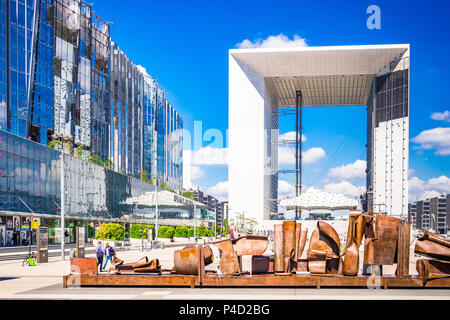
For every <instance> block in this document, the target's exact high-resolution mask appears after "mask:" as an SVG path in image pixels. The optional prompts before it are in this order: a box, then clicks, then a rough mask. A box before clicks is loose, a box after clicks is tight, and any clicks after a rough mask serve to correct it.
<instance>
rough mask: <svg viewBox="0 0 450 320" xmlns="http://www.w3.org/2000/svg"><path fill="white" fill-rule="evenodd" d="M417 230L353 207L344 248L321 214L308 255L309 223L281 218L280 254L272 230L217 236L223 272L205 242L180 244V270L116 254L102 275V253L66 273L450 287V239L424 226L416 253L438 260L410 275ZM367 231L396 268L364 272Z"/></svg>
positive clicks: (128, 279) (374, 254) (377, 260)
mask: <svg viewBox="0 0 450 320" xmlns="http://www.w3.org/2000/svg"><path fill="white" fill-rule="evenodd" d="M410 229H411V224H410V223H409V222H405V221H402V220H400V219H397V218H392V217H386V216H383V215H374V214H373V212H365V213H358V214H353V213H352V214H351V215H350V217H349V226H348V233H347V241H346V244H345V248H344V250H343V251H342V253H341V252H340V240H339V236H338V234H337V233H336V230H335V229H334V228H333V227H332V226H331V225H329V224H328V223H326V222H324V221H318V223H317V229H316V230H314V231H313V232H312V234H311V237H310V241H309V248H308V250H307V252H306V256H307V259H301V256H302V253H303V250H304V247H305V243H306V238H307V230H301V224H300V223H298V222H295V221H284V222H283V223H282V224H276V225H274V248H273V249H274V250H273V251H274V254H273V255H264V253H265V251H266V249H267V245H268V241H267V237H265V236H255V235H247V236H244V237H240V238H238V239H225V240H221V241H216V242H214V243H213V245H215V246H216V247H217V248H219V250H220V252H221V258H220V261H219V268H220V271H221V272H222V274H218V272H217V271H215V270H214V271H213V270H206V269H205V266H207V265H209V264H211V263H212V262H213V254H212V250H211V248H210V247H209V246H202V245H198V246H187V247H184V248H183V249H181V250H176V251H175V253H174V263H175V266H174V268H173V269H172V270H162V269H161V266H160V263H159V260H158V259H153V260H149V259H148V257H143V258H141V259H140V260H138V261H135V262H131V263H126V264H125V263H124V262H123V261H122V260H120V259H119V258H117V257H114V260H113V264H114V265H113V267H114V269H115V270H116V274H111V273H109V274H98V273H97V265H96V259H95V258H90V259H89V258H88V259H81V258H80V259H71V273H70V274H69V275H66V276H64V277H63V286H64V287H68V286H73V285H77V286H139V287H142V286H178V287H179V286H189V287H191V288H193V287H230V286H231V287H280V286H282V287H316V288H318V289H320V288H321V287H360V288H363V287H366V288H373V287H380V288H384V289H387V288H450V240H449V239H447V238H446V237H444V236H441V235H439V234H435V233H431V232H428V231H421V232H420V233H419V236H418V239H417V241H416V244H415V249H414V252H415V253H416V254H420V255H424V256H427V257H429V258H431V259H419V260H418V261H417V263H416V269H417V272H418V275H410V274H409V263H410V256H409V251H410V245H411V244H410V243H409V239H410ZM363 236H364V237H365V239H364V262H365V263H367V264H373V265H380V264H381V265H383V264H394V263H396V264H397V270H396V272H395V274H394V275H384V274H383V275H382V276H377V275H371V276H368V275H359V274H358V271H359V270H358V265H359V252H358V251H359V247H360V245H361V243H362V242H363ZM247 254H248V255H252V270H251V272H247V271H245V272H243V270H242V266H241V264H240V261H239V260H240V259H239V257H241V256H242V255H247ZM342 256H343V257H344V259H343V260H342ZM294 271H295V272H294ZM299 272H301V273H299Z"/></svg>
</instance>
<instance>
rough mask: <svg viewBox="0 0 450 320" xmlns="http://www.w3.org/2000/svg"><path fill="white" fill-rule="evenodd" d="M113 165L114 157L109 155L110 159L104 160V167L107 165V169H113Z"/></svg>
mask: <svg viewBox="0 0 450 320" xmlns="http://www.w3.org/2000/svg"><path fill="white" fill-rule="evenodd" d="M113 166H114V164H113V161H112V159H111V158H109V157H108V159H106V161H105V162H104V167H105V168H106V169H110V170H112V169H113Z"/></svg>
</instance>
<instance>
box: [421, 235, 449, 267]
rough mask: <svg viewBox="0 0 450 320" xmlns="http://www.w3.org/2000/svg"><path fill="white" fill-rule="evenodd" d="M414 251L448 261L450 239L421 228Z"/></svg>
mask: <svg viewBox="0 0 450 320" xmlns="http://www.w3.org/2000/svg"><path fill="white" fill-rule="evenodd" d="M414 252H415V253H417V254H421V255H426V256H429V257H432V258H436V259H439V260H446V261H450V241H449V240H447V239H446V238H445V237H443V236H441V235H439V234H436V233H431V232H428V231H425V230H421V232H420V233H419V235H418V238H417V242H416V246H415V248H414Z"/></svg>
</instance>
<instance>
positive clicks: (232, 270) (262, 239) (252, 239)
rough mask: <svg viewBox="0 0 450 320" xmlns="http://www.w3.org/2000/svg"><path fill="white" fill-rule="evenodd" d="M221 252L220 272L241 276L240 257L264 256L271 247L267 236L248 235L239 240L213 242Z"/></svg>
mask: <svg viewBox="0 0 450 320" xmlns="http://www.w3.org/2000/svg"><path fill="white" fill-rule="evenodd" d="M213 245H215V246H216V247H217V248H219V250H220V252H221V258H220V262H219V268H220V271H221V272H222V273H223V274H225V275H230V274H240V273H241V272H242V270H241V269H242V267H241V263H240V261H241V260H240V257H241V256H243V255H262V254H264V252H265V251H266V249H267V246H268V245H269V240H268V238H267V236H259V235H251V234H250V235H246V236H242V237H239V238H237V239H225V240H220V241H216V242H213Z"/></svg>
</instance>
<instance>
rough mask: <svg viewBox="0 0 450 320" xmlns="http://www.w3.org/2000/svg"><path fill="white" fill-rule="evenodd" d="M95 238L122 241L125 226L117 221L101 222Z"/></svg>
mask: <svg viewBox="0 0 450 320" xmlns="http://www.w3.org/2000/svg"><path fill="white" fill-rule="evenodd" d="M95 239H107V240H121V241H123V240H124V239H125V228H124V226H123V225H121V224H118V223H103V224H101V225H100V227H98V229H97V234H96V235H95Z"/></svg>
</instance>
